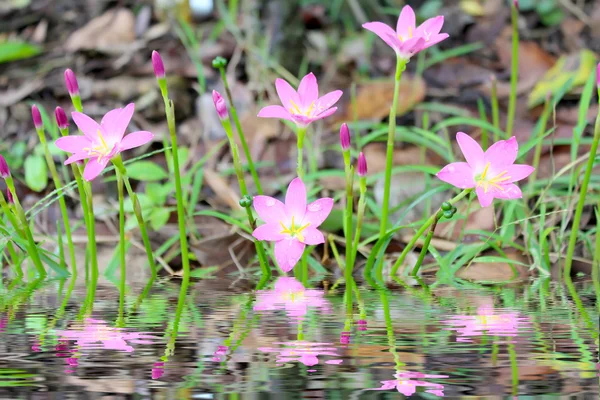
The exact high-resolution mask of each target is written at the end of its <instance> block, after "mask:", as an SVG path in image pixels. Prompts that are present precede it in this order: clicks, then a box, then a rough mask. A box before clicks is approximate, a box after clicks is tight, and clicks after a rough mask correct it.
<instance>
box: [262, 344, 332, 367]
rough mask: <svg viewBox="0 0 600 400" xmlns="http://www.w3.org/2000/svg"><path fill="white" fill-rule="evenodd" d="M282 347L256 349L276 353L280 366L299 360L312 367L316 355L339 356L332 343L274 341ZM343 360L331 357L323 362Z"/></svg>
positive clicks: (315, 363)
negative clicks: (331, 358)
mask: <svg viewBox="0 0 600 400" xmlns="http://www.w3.org/2000/svg"><path fill="white" fill-rule="evenodd" d="M274 344H277V345H282V347H259V348H258V350H260V351H262V352H263V353H278V355H277V360H276V362H277V364H279V365H278V366H281V365H282V364H285V363H291V362H299V363H301V364H304V365H306V366H307V367H312V366H313V365H317V364H318V363H319V358H318V356H328V357H339V356H340V355H339V354H338V353H337V349H336V348H335V347H333V345H332V343H311V342H303V341H295V342H278V343H274ZM342 362H343V360H341V359H337V358H336V359H333V360H327V361H325V364H335V365H337V364H341V363H342Z"/></svg>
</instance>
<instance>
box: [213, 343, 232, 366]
mask: <svg viewBox="0 0 600 400" xmlns="http://www.w3.org/2000/svg"><path fill="white" fill-rule="evenodd" d="M227 350H229V347H227V346H219V347H217V351H215V352H214V353H213V357H212V360H213V361H214V362H222V361H225V356H226V355H227Z"/></svg>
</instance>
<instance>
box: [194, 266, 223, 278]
mask: <svg viewBox="0 0 600 400" xmlns="http://www.w3.org/2000/svg"><path fill="white" fill-rule="evenodd" d="M218 269H219V267H215V266H212V267H202V268H197V269H195V270H193V271H192V272H190V276H191V277H192V278H199V279H203V278H209V277H210V275H211V274H212V273H213V272H215V271H217V270H218Z"/></svg>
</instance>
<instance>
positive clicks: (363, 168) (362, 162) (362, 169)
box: [358, 151, 367, 177]
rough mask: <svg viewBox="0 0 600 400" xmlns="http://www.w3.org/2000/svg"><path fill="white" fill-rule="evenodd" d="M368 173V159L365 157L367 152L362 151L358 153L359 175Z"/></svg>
mask: <svg viewBox="0 0 600 400" xmlns="http://www.w3.org/2000/svg"><path fill="white" fill-rule="evenodd" d="M366 175H367V159H366V158H365V154H364V153H363V152H362V151H361V152H360V154H359V155H358V176H361V177H362V176H366Z"/></svg>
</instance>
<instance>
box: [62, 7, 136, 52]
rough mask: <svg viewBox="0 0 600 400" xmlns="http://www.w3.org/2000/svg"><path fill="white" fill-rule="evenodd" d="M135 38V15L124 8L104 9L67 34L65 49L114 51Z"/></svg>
mask: <svg viewBox="0 0 600 400" xmlns="http://www.w3.org/2000/svg"><path fill="white" fill-rule="evenodd" d="M134 40H135V16H134V15H133V13H132V12H131V11H130V10H129V9H126V8H118V9H112V10H108V11H106V12H105V13H104V14H102V15H100V16H99V17H96V18H94V19H92V20H91V21H90V22H88V23H87V24H86V25H85V26H83V27H82V28H80V29H78V30H76V31H75V32H73V33H72V34H71V36H69V38H68V39H67V41H66V43H65V49H66V50H67V51H70V52H74V51H77V50H91V49H95V50H101V51H111V52H114V51H115V50H117V49H118V48H119V47H120V46H123V45H127V44H130V43H132V42H133V41H134Z"/></svg>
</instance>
